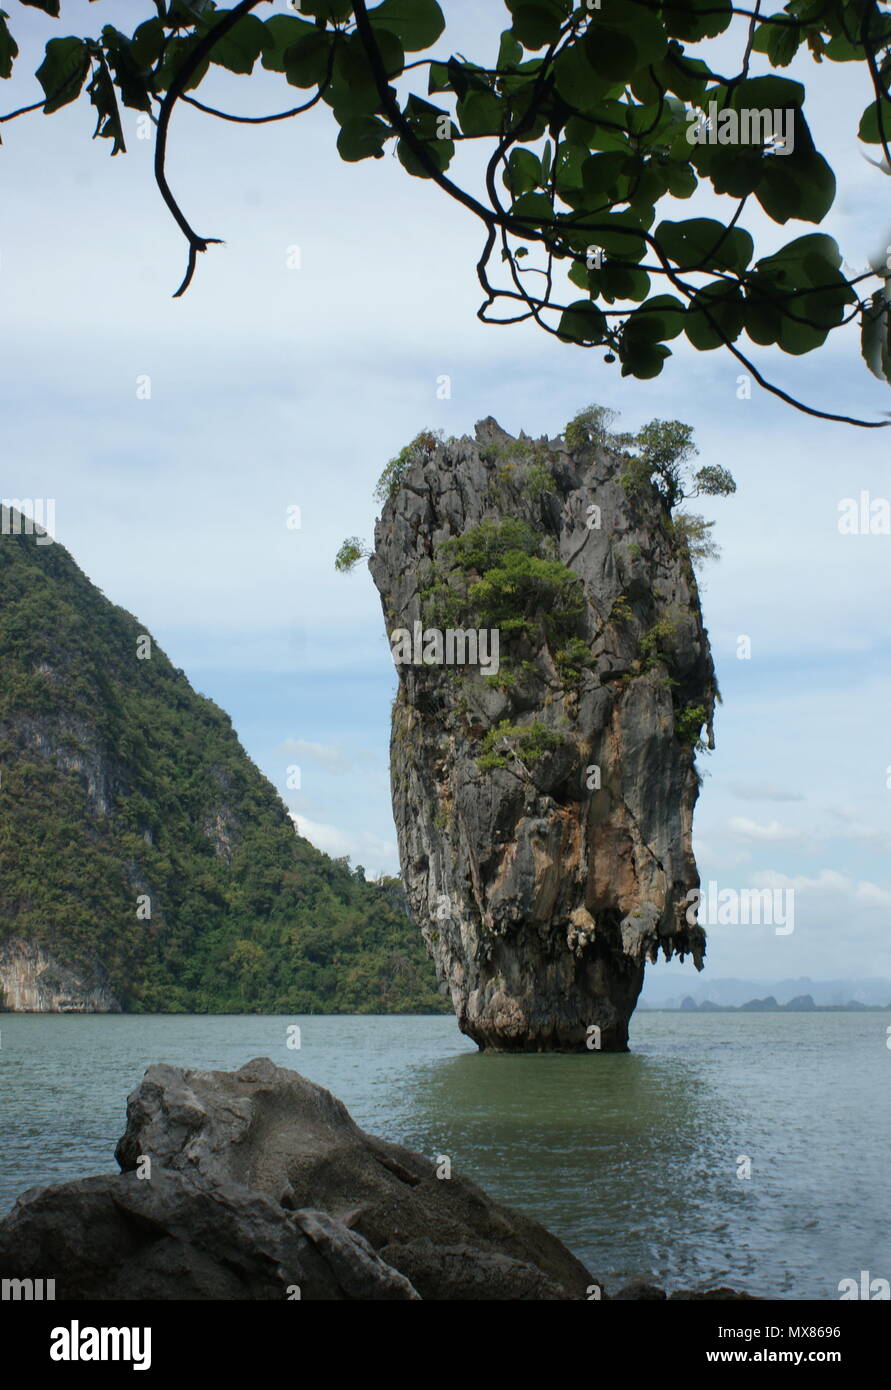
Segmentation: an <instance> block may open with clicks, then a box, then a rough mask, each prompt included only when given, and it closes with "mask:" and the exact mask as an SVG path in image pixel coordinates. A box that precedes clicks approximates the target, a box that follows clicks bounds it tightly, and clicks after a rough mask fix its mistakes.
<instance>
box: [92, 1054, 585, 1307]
mask: <svg viewBox="0 0 891 1390" xmlns="http://www.w3.org/2000/svg"><path fill="white" fill-rule="evenodd" d="M116 1157H117V1159H118V1162H119V1164H120V1165H121V1167H122V1168H123V1169H124V1170H125V1172H131V1171H135V1170H137V1169H138V1167H139V1165H140V1162H141V1160H144V1159H145V1158H149V1159H151V1166H152V1172H153V1174H154V1173H157V1172H158V1171H159V1170H160V1171H164V1172H169V1173H172V1174H178V1175H183V1176H195V1175H197V1176H198V1177H199V1178H201V1179H203V1180H207V1181H210V1182H213V1183H216V1184H218V1185H219V1187H220V1189H221V1190H224V1191H229V1190H230V1189H231V1188H233V1187H235V1188H237V1189H238V1190H242V1191H243V1190H245V1189H246V1190H248V1191H250V1192H252V1193H260V1194H262V1195H263V1196H264V1197H265V1198H267V1199H269V1201H270V1202H272V1203H274V1204H275V1206H276V1207H277V1208H278V1209H279V1210H280V1211H284V1212H297V1213H299V1212H301V1211H302V1210H304V1209H305V1208H312V1209H315V1210H317V1209H321V1210H322V1211H324V1212H326V1213H327V1214H328V1216H329V1217H330V1218H331V1219H332V1220H333V1221H334V1222H336V1223H337V1226H338V1228H339V1229H340V1230H342V1231H346V1232H353V1233H354V1234H355V1235H357V1236H361V1237H363V1238H364V1240H365V1241H367V1243H368V1245H369V1247H370V1248H371V1249H373V1250H375V1251H377V1252H378V1254H379V1255H380V1257H381V1258H382V1259H383V1260H385V1261H386V1263H387V1265H388V1266H390V1267H391V1268H393V1269H398V1270H401V1271H402V1273H403V1274H404V1275H406V1277H407V1279H409V1280H410V1281H411V1285H412V1286H413V1287H414V1288H415V1289H416V1290H417V1292H418V1293H419V1294H420V1296H421V1297H422V1298H427V1299H429V1298H434V1299H442V1298H488V1299H515V1298H520V1299H529V1298H534V1299H540V1298H545V1299H566V1298H585V1297H586V1296H587V1292H588V1290H589V1289H590V1288H591V1286H592V1285H594V1284H596V1283H597V1281H596V1280H595V1279H594V1278H593V1276H592V1275H591V1274H590V1273H589V1272H588V1270H586V1269H585V1268H584V1266H583V1265H582V1264H581V1263H580V1261H579V1260H577V1259H576V1258H575V1256H574V1255H572V1254H570V1252H569V1251H568V1250H567V1249H566V1247H565V1246H564V1245H563V1244H562V1242H561V1241H559V1240H558V1239H557V1237H556V1236H553V1235H551V1234H550V1232H548V1231H546V1230H545V1229H544V1227H543V1226H541V1225H539V1223H538V1222H537V1221H533V1220H532V1219H531V1218H530V1217H527V1216H524V1215H523V1214H522V1213H521V1212H517V1211H513V1210H511V1209H510V1208H508V1207H505V1206H502V1205H501V1204H500V1203H498V1202H495V1201H493V1200H492V1198H491V1197H489V1196H488V1195H487V1194H486V1193H485V1192H484V1191H483V1190H482V1189H481V1188H479V1187H477V1185H476V1184H475V1183H473V1182H471V1181H470V1180H469V1179H468V1178H465V1177H462V1176H461V1175H460V1174H458V1173H455V1172H452V1173H451V1175H450V1176H449V1177H438V1176H437V1171H438V1170H437V1165H435V1164H434V1163H433V1162H432V1161H431V1160H430V1159H429V1158H426V1157H425V1156H424V1155H422V1154H418V1153H414V1152H413V1151H412V1150H410V1149H405V1148H403V1147H402V1146H401V1145H399V1144H391V1143H388V1142H387V1141H386V1140H383V1139H378V1138H376V1137H375V1136H374V1135H371V1134H367V1133H365V1132H364V1131H363V1130H361V1129H360V1128H359V1126H358V1125H357V1124H356V1123H355V1121H354V1120H353V1119H352V1118H351V1117H350V1115H349V1112H348V1111H347V1109H346V1107H345V1106H344V1105H343V1104H342V1103H341V1102H340V1101H339V1100H337V1099H336V1098H335V1097H334V1096H332V1095H331V1094H330V1092H328V1091H326V1090H324V1089H323V1088H322V1087H321V1086H316V1085H314V1084H313V1082H311V1081H308V1080H307V1079H306V1078H305V1077H303V1076H300V1074H299V1073H298V1072H295V1071H291V1070H289V1069H285V1068H281V1067H277V1066H275V1065H274V1063H272V1062H271V1061H269V1060H268V1059H267V1058H260V1059H257V1060H255V1061H252V1062H248V1063H247V1064H246V1065H245V1066H243V1067H241V1068H240V1070H239V1071H237V1072H218V1071H216V1072H201V1071H186V1070H183V1069H181V1068H178V1067H171V1066H166V1065H157V1066H153V1067H150V1068H149V1069H148V1071H147V1072H146V1074H145V1078H144V1079H143V1081H142V1082H141V1084H140V1085H139V1086H138V1087H137V1088H136V1090H135V1091H134V1092H133V1093H132V1094H131V1095H130V1097H129V1099H128V1103H127V1129H126V1132H125V1134H124V1135H123V1137H122V1139H121V1140H120V1142H119V1143H118V1146H117V1149H116ZM443 1166H444V1165H440V1169H442V1168H443ZM153 1181H154V1179H153Z"/></svg>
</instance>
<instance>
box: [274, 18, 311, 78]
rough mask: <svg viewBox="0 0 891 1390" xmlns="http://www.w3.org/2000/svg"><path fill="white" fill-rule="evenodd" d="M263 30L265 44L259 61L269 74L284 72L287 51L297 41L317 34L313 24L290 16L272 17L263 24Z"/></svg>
mask: <svg viewBox="0 0 891 1390" xmlns="http://www.w3.org/2000/svg"><path fill="white" fill-rule="evenodd" d="M263 28H264V29H265V30H266V42H265V43H264V45H263V56H262V59H261V61H262V64H263V66H264V68H268V69H269V71H270V72H284V71H285V67H286V63H285V55H286V54H287V52H288V49H289V48H292V47H293V46H294V44H295V43H297V41H298V39H305V38H308V37H309V35H310V34H317V33H318V32H319V30H318V27H317V26H316V25H315V24H310V23H309V22H308V20H305V19H298V18H297V16H296V15H290V14H277V15H273V16H272V18H271V19H267V20H266V21H265V22H264V24H263Z"/></svg>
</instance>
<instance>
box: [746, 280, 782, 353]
mask: <svg viewBox="0 0 891 1390" xmlns="http://www.w3.org/2000/svg"><path fill="white" fill-rule="evenodd" d="M743 317H744V325H745V330H746V332H747V333H748V335H749V337H750V338H751V339H752V342H753V343H758V344H759V346H760V347H766V346H767V345H768V344H769V343H775V342H776V341H777V339H778V338H779V336H780V332H781V330H782V315H781V314H780V311H779V309H778V307H777V306H776V304H772V303H771V302H770V300H769V299H764V298H762V297H761V296H760V295H758V294H756V293H754V292H751V293H747V295H746V300H745V304H744V307H743Z"/></svg>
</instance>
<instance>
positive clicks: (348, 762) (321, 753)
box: [276, 738, 354, 777]
mask: <svg viewBox="0 0 891 1390" xmlns="http://www.w3.org/2000/svg"><path fill="white" fill-rule="evenodd" d="M276 752H278V753H284V754H285V755H287V756H289V757H290V756H293V757H296V758H303V759H307V760H309V762H312V763H318V764H319V765H320V766H321V767H323V768H324V769H325V771H326V772H330V773H332V774H333V775H334V776H335V777H345V776H346V774H347V773H348V772H352V771H353V766H354V760H353V759H352V758H349V757H347V755H346V753H345V752H344V750H343V748H341V747H340V746H339V745H337V744H332V743H312V742H310V740H309V739H305V738H286V739H284V740H283V741H282V742H281V743H280V744H279V745H278V747H277V749H276Z"/></svg>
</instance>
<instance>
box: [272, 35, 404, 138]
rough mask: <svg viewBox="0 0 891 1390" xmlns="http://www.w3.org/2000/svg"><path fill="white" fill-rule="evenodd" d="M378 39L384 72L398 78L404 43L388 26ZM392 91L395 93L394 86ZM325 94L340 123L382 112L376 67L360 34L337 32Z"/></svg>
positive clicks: (402, 59) (401, 65)
mask: <svg viewBox="0 0 891 1390" xmlns="http://www.w3.org/2000/svg"><path fill="white" fill-rule="evenodd" d="M377 41H378V48H379V51H380V56H381V62H382V63H383V66H384V71H385V72H386V73H387V75H388V76H390V77H398V75H399V74H400V73H401V72H402V68H403V65H404V62H405V55H404V53H403V52H402V45H401V44H400V42H399V40H398V39H397V37H396V35H395V34H391V33H390V32H389V31H388V30H386V29H379V30H378V34H377ZM289 80H290V77H289ZM390 91H391V92H392V94H393V95H394V96H395V91H394V89H393V88H390ZM322 96H323V99H324V101H325V102H327V104H328V105H329V106H331V107H333V109H334V115H335V116H336V118H337V120H338V121H339V123H340V124H341V125H343V124H344V122H346V121H348V120H349V119H350V118H351V117H353V116H374V115H379V114H380V113H381V112H382V110H383V102H382V97H381V94H380V92H379V91H378V87H377V80H376V78H375V74H374V70H373V68H372V66H371V63H370V62H369V60H368V56H367V54H366V52H365V48H364V46H363V44H362V41H361V39H360V38H359V37H358V35H349V36H347V37H343V36H341V35H338V36H337V38H336V40H335V41H334V65H333V70H332V77H331V81H330V82H329V83H328V85H327V87H325V89H324V91H323V93H322Z"/></svg>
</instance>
